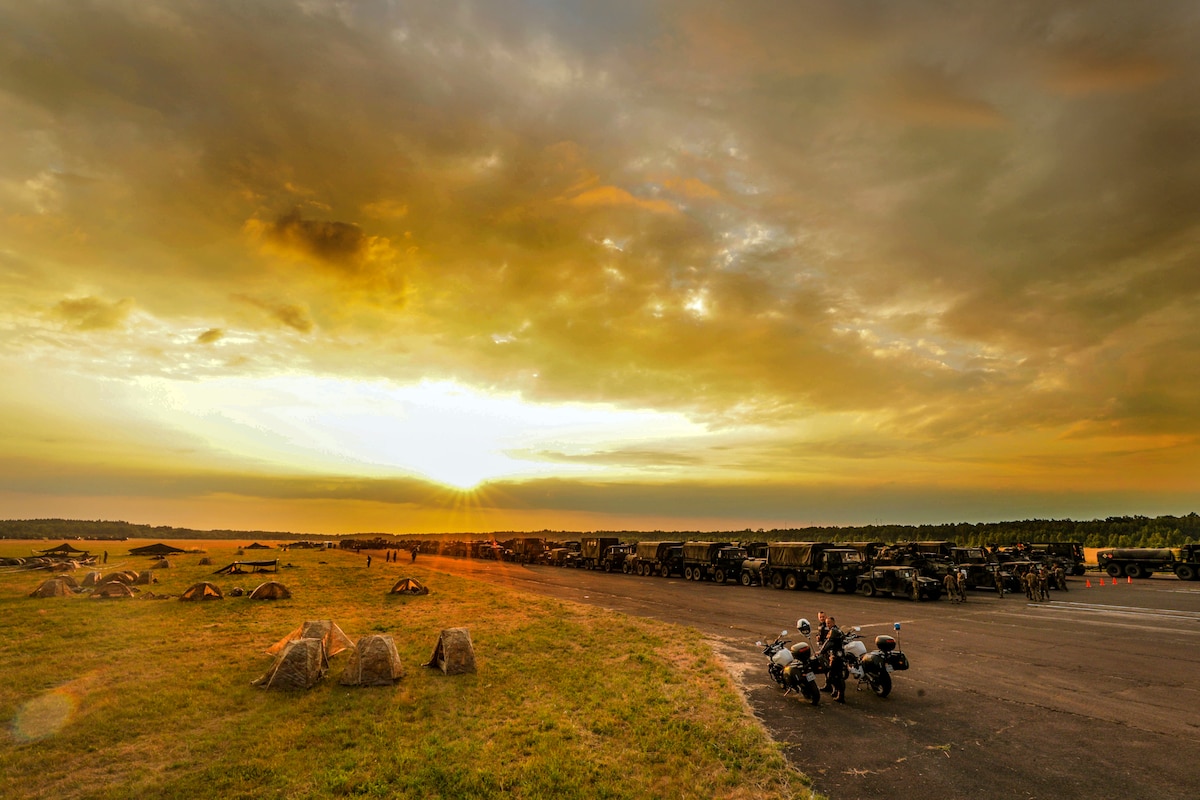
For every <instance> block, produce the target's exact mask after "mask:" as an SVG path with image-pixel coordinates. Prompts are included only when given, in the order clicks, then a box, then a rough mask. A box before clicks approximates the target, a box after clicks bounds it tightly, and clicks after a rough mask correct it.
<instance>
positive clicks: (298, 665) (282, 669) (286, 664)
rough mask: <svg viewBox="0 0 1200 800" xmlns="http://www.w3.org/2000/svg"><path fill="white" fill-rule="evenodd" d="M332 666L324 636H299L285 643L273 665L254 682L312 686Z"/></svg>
mask: <svg viewBox="0 0 1200 800" xmlns="http://www.w3.org/2000/svg"><path fill="white" fill-rule="evenodd" d="M328 669H329V659H328V658H326V656H325V645H324V644H323V643H322V642H321V640H320V639H296V640H295V641H291V642H288V643H287V644H286V645H285V646H284V648H283V651H282V652H280V653H279V654H278V655H277V656H275V663H273V664H272V665H271V668H270V669H268V670H267V672H266V674H264V675H263V676H262V677H261V678H259V679H258V680H256V681H253V682H252V685H254V686H261V687H262V688H264V689H311V688H312V687H313V686H314V685H316V683H317V681H319V680H321V678H323V677H324V676H325V673H326V671H328Z"/></svg>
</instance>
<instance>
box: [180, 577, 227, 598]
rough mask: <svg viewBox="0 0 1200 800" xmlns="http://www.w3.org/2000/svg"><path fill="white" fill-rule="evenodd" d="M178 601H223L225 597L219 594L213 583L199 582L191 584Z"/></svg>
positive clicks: (219, 591)
mask: <svg viewBox="0 0 1200 800" xmlns="http://www.w3.org/2000/svg"><path fill="white" fill-rule="evenodd" d="M179 599H180V600H224V599H225V595H223V594H221V589H220V587H219V586H217V585H216V584H215V583H209V582H208V581H200V582H199V583H193V584H192V585H191V586H189V587H188V588H187V589H185V590H184V592H183V594H181V595H180V596H179Z"/></svg>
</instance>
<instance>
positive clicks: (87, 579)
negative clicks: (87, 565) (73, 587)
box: [83, 572, 101, 587]
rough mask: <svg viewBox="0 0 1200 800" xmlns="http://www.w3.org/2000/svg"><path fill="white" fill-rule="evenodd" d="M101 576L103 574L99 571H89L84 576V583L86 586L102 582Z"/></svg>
mask: <svg viewBox="0 0 1200 800" xmlns="http://www.w3.org/2000/svg"><path fill="white" fill-rule="evenodd" d="M100 577H101V575H100V573H99V572H89V573H88V574H87V575H84V576H83V585H84V586H85V587H92V586H95V585H96V584H97V583H99V582H100Z"/></svg>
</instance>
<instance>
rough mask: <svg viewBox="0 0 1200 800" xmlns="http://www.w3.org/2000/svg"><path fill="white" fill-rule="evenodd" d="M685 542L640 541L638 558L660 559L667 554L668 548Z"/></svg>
mask: <svg viewBox="0 0 1200 800" xmlns="http://www.w3.org/2000/svg"><path fill="white" fill-rule="evenodd" d="M681 544H683V542H638V546H637V554H638V558H643V559H648V560H654V561H657V560H660V559H661V558H662V557H663V556H664V555H666V552H667V548H669V547H679V546H680V545H681Z"/></svg>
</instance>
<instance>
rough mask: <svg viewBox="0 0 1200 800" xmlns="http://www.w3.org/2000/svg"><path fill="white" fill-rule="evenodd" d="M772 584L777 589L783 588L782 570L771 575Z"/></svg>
mask: <svg viewBox="0 0 1200 800" xmlns="http://www.w3.org/2000/svg"><path fill="white" fill-rule="evenodd" d="M771 586H772V587H774V588H776V589H782V588H783V573H782V572H776V573H775V574H774V575H772V576H771Z"/></svg>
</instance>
